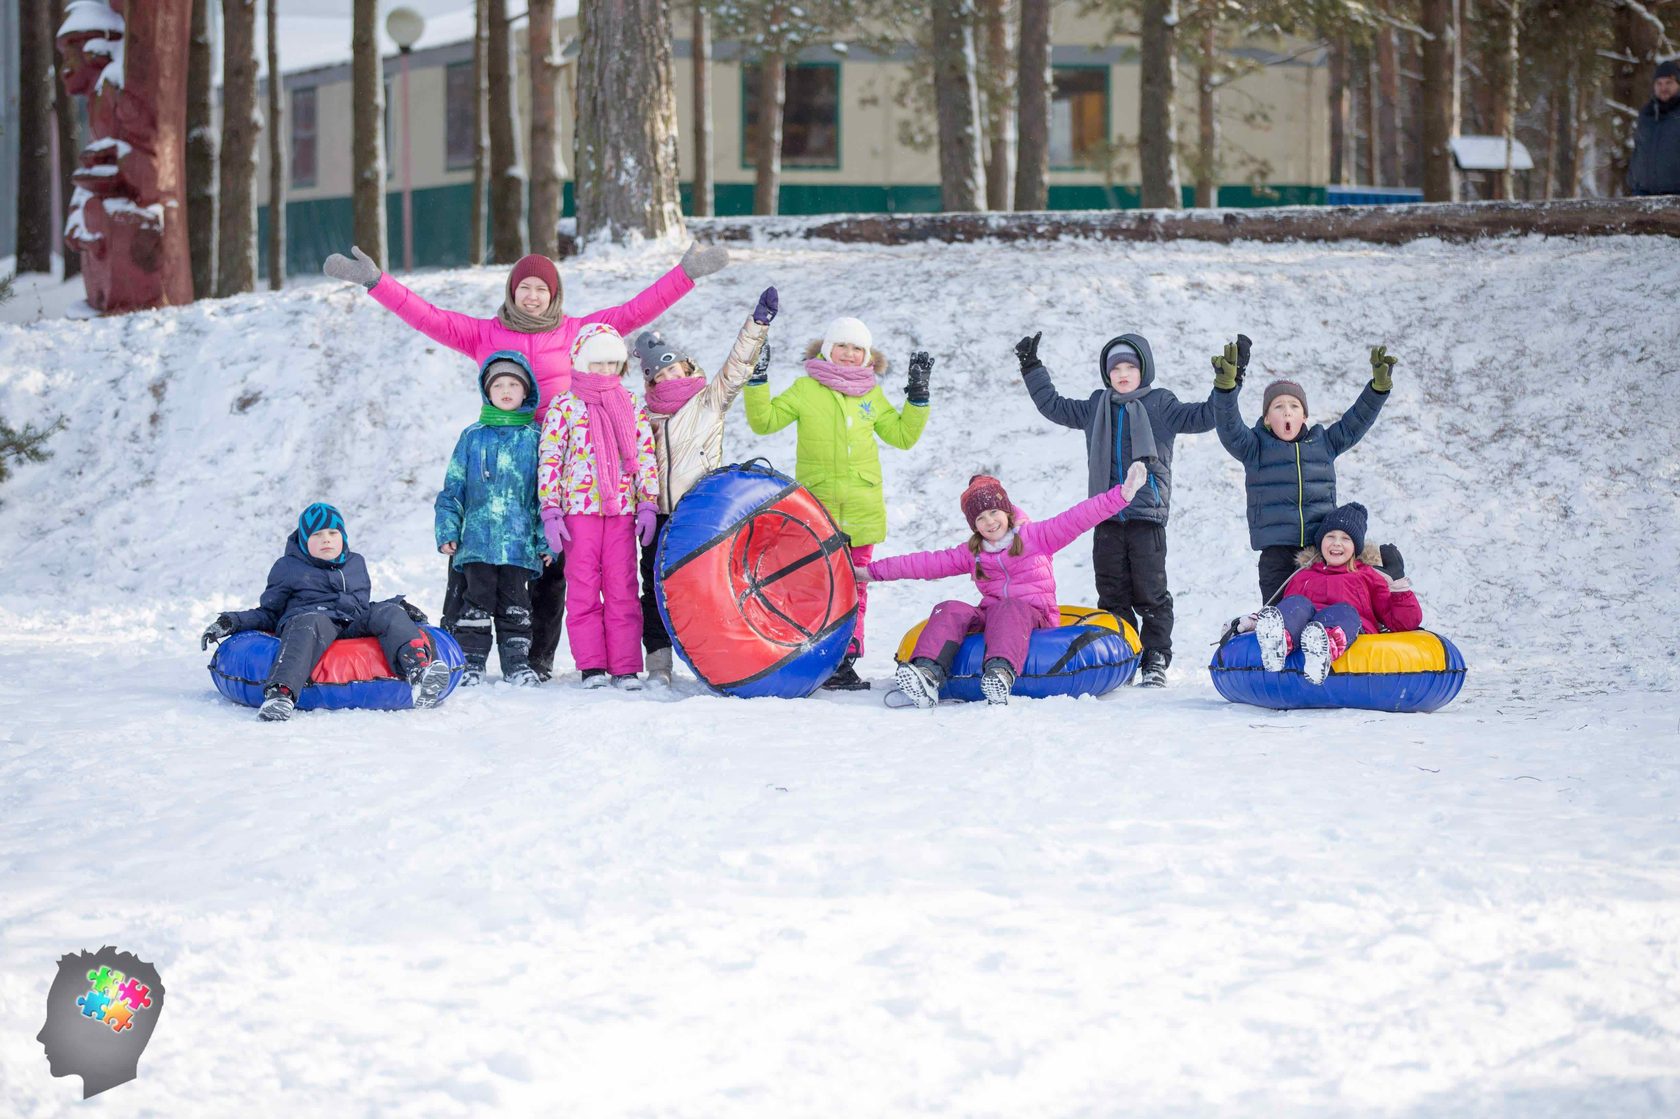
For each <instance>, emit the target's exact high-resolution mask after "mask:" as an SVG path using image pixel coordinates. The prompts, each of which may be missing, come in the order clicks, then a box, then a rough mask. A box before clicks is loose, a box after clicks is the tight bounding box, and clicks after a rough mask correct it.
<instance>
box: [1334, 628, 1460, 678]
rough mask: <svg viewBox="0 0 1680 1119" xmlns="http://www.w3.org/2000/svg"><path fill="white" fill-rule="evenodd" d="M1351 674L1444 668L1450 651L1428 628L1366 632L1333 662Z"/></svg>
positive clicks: (1428, 670)
mask: <svg viewBox="0 0 1680 1119" xmlns="http://www.w3.org/2000/svg"><path fill="white" fill-rule="evenodd" d="M1330 667H1331V668H1332V669H1334V670H1335V671H1337V672H1342V673H1346V674H1348V675H1353V676H1360V675H1376V674H1381V673H1401V672H1443V671H1445V670H1446V667H1447V651H1446V649H1444V648H1442V647H1441V639H1440V638H1439V637H1437V636H1435V635H1434V634H1433V633H1429V632H1427V631H1425V630H1408V631H1406V632H1404V633H1365V634H1361V635H1360V636H1359V638H1358V640H1356V641H1354V642H1353V644H1351V645H1349V646H1348V647H1347V652H1345V653H1343V654H1342V655H1341V656H1339V657H1337V658H1336V661H1335V663H1334V664H1332V665H1331V666H1330Z"/></svg>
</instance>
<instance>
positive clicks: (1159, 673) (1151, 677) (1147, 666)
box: [1138, 649, 1168, 688]
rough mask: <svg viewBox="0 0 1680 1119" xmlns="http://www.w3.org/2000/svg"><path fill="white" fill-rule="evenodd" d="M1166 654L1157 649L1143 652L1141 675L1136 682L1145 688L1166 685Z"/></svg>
mask: <svg viewBox="0 0 1680 1119" xmlns="http://www.w3.org/2000/svg"><path fill="white" fill-rule="evenodd" d="M1167 664H1168V661H1167V654H1165V653H1163V652H1161V651H1160V650H1159V649H1150V650H1149V651H1148V652H1146V653H1144V654H1143V675H1142V676H1141V677H1140V678H1139V679H1138V683H1139V684H1140V685H1142V686H1143V687H1145V688H1164V687H1166V686H1167Z"/></svg>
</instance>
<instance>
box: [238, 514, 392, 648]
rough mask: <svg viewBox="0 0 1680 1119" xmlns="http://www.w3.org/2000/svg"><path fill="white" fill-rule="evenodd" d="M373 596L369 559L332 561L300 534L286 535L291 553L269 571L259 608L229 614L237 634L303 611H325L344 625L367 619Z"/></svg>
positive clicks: (352, 556) (276, 624)
mask: <svg viewBox="0 0 1680 1119" xmlns="http://www.w3.org/2000/svg"><path fill="white" fill-rule="evenodd" d="M372 597H373V581H372V580H371V579H369V578H368V569H367V564H366V562H364V561H363V559H362V557H361V555H360V554H359V553H356V552H348V553H346V554H345V556H344V562H343V563H328V562H327V561H326V560H318V559H316V558H315V557H314V556H311V555H310V554H309V549H308V548H306V547H304V546H303V545H302V543H300V542H299V540H298V536H297V533H295V532H294V533H292V534H291V535H290V536H288V537H286V554H285V555H283V556H281V557H280V558H279V559H277V560H275V561H274V566H273V567H271V568H269V571H268V586H267V587H266V588H264V590H263V593H262V598H261V599H259V600H258V605H257V608H256V609H255V610H237V611H234V612H232V613H230V614H229V615H228V617H229V618H231V619H232V620H233V628H234V631H235V632H239V631H241V630H247V629H266V630H269V631H271V632H278V631H279V629H280V627H281V626H283V625H285V624H286V623H287V622H289V621H291V620H292V619H293V618H295V617H297V616H298V615H299V614H325V615H326V616H327V617H329V618H332V619H333V620H334V621H337V622H340V623H342V624H344V625H349V624H350V623H352V622H357V621H360V620H362V619H363V618H364V617H366V615H367V612H368V604H369V602H370V600H371V599H372Z"/></svg>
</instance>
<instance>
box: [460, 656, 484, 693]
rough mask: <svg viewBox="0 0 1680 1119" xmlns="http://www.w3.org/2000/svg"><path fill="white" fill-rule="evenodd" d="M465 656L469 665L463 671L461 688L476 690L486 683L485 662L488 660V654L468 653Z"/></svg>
mask: <svg viewBox="0 0 1680 1119" xmlns="http://www.w3.org/2000/svg"><path fill="white" fill-rule="evenodd" d="M465 655H466V659H467V665H466V667H465V668H463V669H462V670H461V686H462V687H463V688H476V687H478V686H479V685H480V684H482V683H484V662H485V660H486V654H484V653H467V654H465Z"/></svg>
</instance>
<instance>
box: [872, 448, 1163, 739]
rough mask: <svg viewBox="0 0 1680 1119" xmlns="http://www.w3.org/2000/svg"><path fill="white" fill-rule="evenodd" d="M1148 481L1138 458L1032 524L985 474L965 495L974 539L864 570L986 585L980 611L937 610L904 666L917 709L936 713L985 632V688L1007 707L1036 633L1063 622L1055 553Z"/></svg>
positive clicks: (903, 682) (900, 679) (965, 607)
mask: <svg viewBox="0 0 1680 1119" xmlns="http://www.w3.org/2000/svg"><path fill="white" fill-rule="evenodd" d="M1148 480H1149V475H1148V473H1147V472H1146V470H1145V468H1144V465H1143V463H1141V462H1134V463H1132V466H1131V469H1129V470H1128V471H1127V472H1126V477H1125V480H1124V481H1123V482H1122V483H1121V484H1120V485H1118V486H1115V487H1114V488H1113V489H1110V490H1108V491H1106V492H1104V493H1100V494H1098V495H1097V496H1095V497H1092V498H1088V499H1087V500H1085V501H1081V502H1080V503H1079V504H1078V505H1075V506H1074V507H1073V508H1072V509H1069V510H1067V512H1065V513H1061V514H1059V515H1057V516H1054V517H1051V518H1050V519H1049V520H1047V521H1034V522H1031V523H1026V524H1023V523H1021V521H1022V518H1021V515H1020V512H1019V511H1018V510H1017V509H1016V508H1015V507H1014V505H1012V504H1011V503H1010V501H1009V495H1008V494H1007V493H1005V492H1004V489H1003V483H1001V482H999V481H998V480H997V479H996V478H992V477H989V476H988V475H985V474H976V475H975V476H974V477H973V478H971V479H969V483H968V488H967V489H966V490H964V491H963V495H962V511H963V516H964V517H965V518H966V519H967V520H968V527H969V528H971V529H973V530H974V535H973V536H972V537H970V538H969V540H968V542H967V543H964V544H958V545H957V546H956V547H954V548H946V549H945V550H943V551H939V552H913V553H911V554H910V555H905V556H890V557H888V558H886V559H878V560H875V561H873V562H872V563H870V564H868V565H867V566H859V567H858V568H857V575H858V578H859V579H860V580H863V581H865V582H871V581H872V582H884V581H886V580H889V579H946V578H949V577H951V576H953V575H964V574H966V575H970V576H972V577H973V579H974V582H975V584H976V585H977V586H978V587H979V588H980V605H978V606H971V605H969V604H968V603H966V602H958V601H955V600H950V601H946V602H941V603H940V604H939V605H938V606H935V607H934V608H933V613H932V614H931V615H930V616H929V617H928V621H927V625H926V626H924V627H923V628H922V635H921V637H920V638H918V639H917V641H916V648H915V650H914V651H913V652H912V653H911V654H910V660H909V662H908V663H906V664H902V665H900V666H899V668H898V672H897V675H896V677H895V680H896V682H897V684H898V687H899V689H900V690H901V691H903V692H904V694H905V695H907V696H909V697H910V700H911V702H912V703H914V704H915V705H916V706H917V707H932V706H933V705H934V704H935V703H937V702H938V701H939V689H940V687H941V685H943V684H944V683H945V680H946V678H947V677H948V676H949V675H950V673H951V665H952V663H953V662H954V661H955V660H956V656H957V649H958V648H959V647H960V646H961V645H962V642H963V638H965V637H967V636H968V635H969V634H971V633H976V632H983V633H985V635H986V654H985V658H984V660H983V661H982V669H981V676H980V691H981V692H982V693H983V694H984V695H985V697H986V702H988V703H1008V702H1009V692H1010V689H1011V688H1013V687H1014V686H1015V678H1016V677H1017V676H1019V675H1020V674H1021V666H1022V665H1023V664H1024V663H1025V662H1026V659H1027V643H1028V642H1029V641H1030V640H1031V639H1032V631H1033V630H1035V629H1043V628H1047V627H1051V626H1054V625H1055V624H1056V618H1057V607H1056V568H1055V556H1056V553H1057V552H1059V551H1061V550H1062V549H1063V548H1065V547H1067V546H1068V545H1069V544H1071V543H1073V542H1074V541H1075V540H1077V539H1078V538H1079V537H1081V536H1083V535H1084V534H1085V533H1087V532H1089V531H1091V529H1093V528H1095V527H1096V526H1097V525H1099V524H1101V523H1102V522H1104V521H1106V520H1108V518H1110V517H1112V516H1114V515H1115V514H1116V513H1118V512H1120V510H1122V509H1124V508H1125V507H1126V506H1127V505H1128V504H1129V503H1130V502H1131V500H1132V495H1133V494H1135V493H1137V491H1138V489H1139V488H1141V487H1142V486H1143V485H1144V484H1145V483H1146V482H1147V481H1148Z"/></svg>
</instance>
